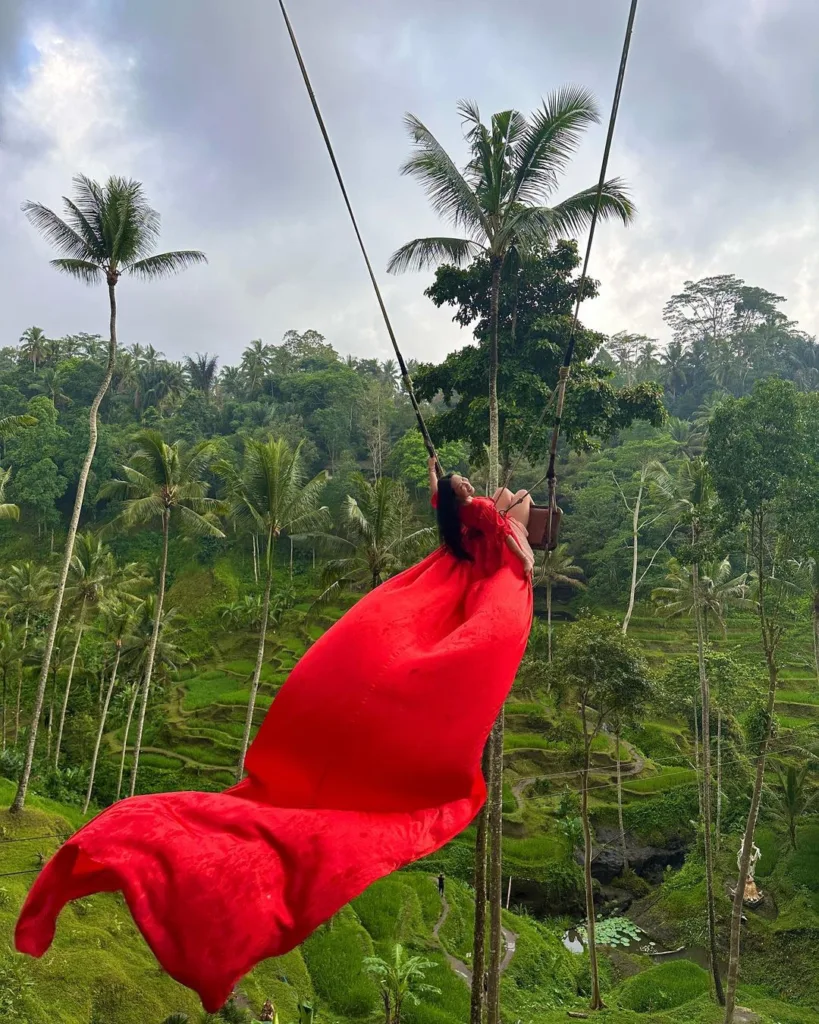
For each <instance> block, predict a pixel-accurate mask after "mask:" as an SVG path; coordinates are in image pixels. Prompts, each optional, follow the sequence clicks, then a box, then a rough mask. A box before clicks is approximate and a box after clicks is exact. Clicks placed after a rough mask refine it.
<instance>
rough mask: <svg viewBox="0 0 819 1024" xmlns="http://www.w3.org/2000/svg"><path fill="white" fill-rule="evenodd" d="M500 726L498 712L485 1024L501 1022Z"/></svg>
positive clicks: (493, 765) (492, 786) (493, 768)
mask: <svg viewBox="0 0 819 1024" xmlns="http://www.w3.org/2000/svg"><path fill="white" fill-rule="evenodd" d="M503 725H504V714H503V708H501V711H500V714H499V715H498V717H497V719H496V720H495V724H494V726H493V727H492V760H491V770H490V773H489V885H488V894H487V895H488V897H489V963H488V966H487V973H488V982H487V987H486V1020H487V1024H500V1019H501V1018H500V965H501V960H502V959H503V927H502V924H501V908H502V906H503V849H502V848H503V842H502V840H503Z"/></svg>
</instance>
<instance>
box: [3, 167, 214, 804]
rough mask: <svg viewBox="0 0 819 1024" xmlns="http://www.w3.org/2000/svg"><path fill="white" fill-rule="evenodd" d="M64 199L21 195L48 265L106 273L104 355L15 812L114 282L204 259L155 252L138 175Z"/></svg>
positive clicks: (106, 378)
mask: <svg viewBox="0 0 819 1024" xmlns="http://www.w3.org/2000/svg"><path fill="white" fill-rule="evenodd" d="M63 206H64V219H63V218H62V217H59V216H58V215H57V214H56V213H54V211H53V210H50V209H49V208H48V207H47V206H43V204H42V203H34V202H26V203H24V204H23V211H24V212H25V214H26V216H27V217H28V219H29V220H30V221H31V223H32V224H33V225H34V227H35V228H37V230H38V231H39V232H40V233H41V234H42V235H43V236H44V237H45V238H46V240H47V241H49V242H50V243H51V244H52V245H53V246H54V248H55V249H56V250H57V252H58V253H60V256H59V257H58V258H57V259H55V260H52V261H51V265H52V266H53V267H55V268H56V269H57V270H59V271H61V272H63V273H66V274H70V275H71V276H72V277H76V278H77V279H78V280H80V281H82V282H84V283H85V284H89V285H93V284H97V283H99V282H102V281H105V283H106V285H107V287H108V305H109V311H110V331H109V340H108V360H107V363H106V366H105V370H104V372H103V376H102V380H101V381H100V384H99V388H98V389H97V393H96V395H95V396H94V399H93V401H92V402H91V407H90V409H89V412H88V448H87V450H86V453H85V458H84V460H83V464H82V468H81V469H80V475H79V479H78V481H77V492H76V495H75V498H74V508H73V511H72V513H71V519H70V520H69V524H68V533H67V536H66V542H65V551H64V553H63V560H62V566H61V568H60V575H59V578H58V582H57V590H56V594H55V597H54V604H53V606H52V609H51V622H50V623H49V627H48V633H47V636H46V643H45V648H44V650H43V660H42V664H41V666H40V675H39V678H38V680H37V689H36V692H35V697H34V708H33V711H32V725H31V728H30V729H29V737H28V747H27V749H26V759H25V763H24V765H23V771H22V773H21V775H20V782H19V785H18V787H17V792H16V794H15V797H14V801H13V802H12V805H11V810H12V811H14V812H19V811H21V810H22V809H23V806H24V804H25V799H26V793H27V791H28V784H29V780H30V778H31V769H32V766H33V764H34V751H35V747H36V743H37V723H38V721H39V718H40V712H41V711H42V706H43V699H44V697H45V690H46V684H47V682H48V671H49V668H50V665H51V654H52V651H53V649H54V639H55V637H56V635H57V629H58V627H59V623H60V614H61V612H62V606H63V598H64V595H65V587H66V581H67V579H68V572H69V569H70V567H71V558H72V555H73V553H74V540H75V538H76V535H77V529H78V527H79V522H80V513H81V511H82V506H83V502H84V500H85V489H86V486H87V484H88V475H89V473H90V471H91V463H92V461H93V459H94V452H95V451H96V448H97V413H98V411H99V407H100V404H101V403H102V400H103V398H104V397H105V393H106V392H107V391H108V387H109V385H110V383H111V378H112V377H113V374H114V365H115V363H116V356H117V300H116V287H117V283H118V282H119V279H120V277H122V275H123V274H126V275H131V276H135V277H140V278H143V279H144V280H149V281H150V280H155V279H157V278H160V277H166V276H168V275H169V274H174V273H176V272H178V271H181V270H184V269H185V268H186V267H190V266H192V265H194V264H196V263H204V262H206V258H205V255H204V253H202V252H198V251H197V250H190V249H188V250H182V251H177V252H165V253H155V252H152V250H153V248H154V245H155V244H156V242H157V240H158V238H159V229H160V219H159V214H158V213H157V212H156V211H155V210H153V209H152V208H151V207H150V206H149V205H148V202H147V199H146V198H145V193H144V190H143V187H142V185H141V184H140V182H138V181H132V180H128V179H126V178H117V177H111V178H109V179H108V181H107V182H106V183H105V184H104V185H100V184H99V183H98V182H96V181H92V180H91V179H90V178H87V177H86V176H85V175H82V174H80V175H77V176H76V177H75V178H74V198H73V199H69V198H67V197H63Z"/></svg>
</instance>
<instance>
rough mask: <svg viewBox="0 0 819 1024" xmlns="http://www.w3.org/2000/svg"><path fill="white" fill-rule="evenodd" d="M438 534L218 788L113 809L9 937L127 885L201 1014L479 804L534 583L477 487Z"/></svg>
mask: <svg viewBox="0 0 819 1024" xmlns="http://www.w3.org/2000/svg"><path fill="white" fill-rule="evenodd" d="M462 522H463V525H464V528H465V533H466V537H465V546H466V547H467V549H468V550H469V551H470V552H471V553H472V554H473V556H474V561H473V562H467V561H458V560H456V559H455V558H454V557H453V556H452V555H451V554H449V553H448V552H447V551H446V550H444V549H438V550H437V551H435V552H433V554H431V555H430V556H429V557H428V558H425V559H424V560H423V561H422V562H420V563H419V564H418V565H416V566H414V567H413V568H411V569H408V570H407V571H406V572H403V573H401V574H400V575H399V576H395V577H394V578H392V579H390V580H389V581H387V582H386V583H384V584H383V585H382V586H379V587H378V588H376V589H375V590H373V591H372V592H371V593H369V594H367V596H366V597H364V598H362V599H361V600H360V601H359V602H358V603H357V604H356V605H354V606H353V607H352V608H351V609H350V611H348V612H347V613H346V614H345V615H344V616H343V617H342V618H341V619H340V620H339V621H338V622H337V623H335V625H333V627H332V628H331V629H329V630H328V631H327V632H326V633H325V634H324V635H323V636H322V637H321V639H319V640H318V641H317V642H316V643H315V644H314V645H313V646H312V647H311V648H310V649H309V650H308V651H307V653H306V654H305V655H304V656H303V657H302V658H301V660H300V661H299V662H298V664H297V665H296V667H295V668H294V669H293V671H292V672H291V674H290V676H289V678H288V680H287V682H286V683H285V685H284V686H283V687H282V689H281V691H280V693H279V694H278V696H277V697H276V699H275V700H274V701H273V704H272V705H271V708H270V711H269V712H268V714H267V717H266V718H265V721H264V723H263V724H262V726H261V728H260V730H259V733H258V736H257V737H256V739H255V741H254V743H253V744H252V746H251V747H250V750H249V752H248V756H247V763H246V769H247V777H246V778H245V779H244V780H243V781H242V782H240V783H239V784H238V785H236V786H234V787H232V788H231V789H228V790H226V791H225V792H223V793H218V794H217V793H162V794H157V795H152V796H138V797H133V798H131V799H129V800H123V801H121V802H120V803H116V804H114V805H113V806H112V807H109V808H108V809H107V810H105V811H103V812H102V813H101V814H100V815H98V816H97V817H96V818H94V820H93V821H91V822H89V823H88V824H87V825H85V826H84V827H83V828H81V829H80V830H79V831H78V832H77V833H75V834H74V835H73V836H72V837H71V838H70V839H69V840H67V842H65V843H64V844H63V846H62V847H61V848H60V849H59V850H58V851H57V853H56V854H55V855H54V856H53V857H52V858H51V860H50V861H49V862H48V864H47V865H46V866H45V868H44V869H43V871H42V872H41V873H40V875H39V877H38V878H37V880H36V882H35V883H34V886H33V887H32V889H31V891H30V893H29V895H28V899H27V900H26V902H25V905H24V907H23V909H22V912H21V914H20V919H19V921H18V923H17V931H16V946H17V949H18V950H20V951H21V952H24V953H29V954H31V955H33V956H41V955H42V954H43V953H45V951H46V950H47V949H48V947H49V945H50V944H51V941H52V939H53V938H54V932H55V927H56V920H57V916H58V915H59V913H60V911H61V910H62V908H63V906H64V905H65V904H66V903H67V902H68V901H69V900H72V899H77V898H80V897H85V896H88V895H90V894H91V893H95V892H110V891H116V890H121V891H122V893H123V895H124V897H125V900H126V902H127V904H128V907H129V909H130V911H131V914H132V915H133V918H134V920H135V922H136V924H137V925H138V927H139V929H140V931H141V932H142V934H143V935H144V937H145V939H146V941H147V942H148V945H149V946H150V948H151V949H152V950H153V952H154V954H155V955H156V957H157V959H158V960H159V962H160V964H161V965H162V967H163V968H164V969H165V970H166V971H167V972H168V974H170V975H171V976H172V977H174V978H175V979H176V980H177V981H179V982H181V983H182V984H184V985H187V986H189V987H190V988H192V989H194V990H195V991H196V992H197V993H198V994H199V996H200V997H201V999H202V1003H203V1004H204V1006H205V1008H206V1009H207V1010H210V1011H215V1010H217V1009H218V1008H219V1007H221V1006H222V1005H223V1004H224V1002H225V1001H226V1000H227V998H228V997H229V996H230V994H231V992H232V990H233V988H234V986H235V984H236V983H237V982H238V981H239V979H240V978H242V977H243V976H244V975H245V974H246V973H247V972H248V971H249V970H250V969H251V968H252V967H253V966H254V965H255V964H257V963H258V962H259V961H260V960H263V959H265V958H267V957H273V956H278V955H281V954H283V953H286V952H287V951H288V950H290V949H292V948H293V947H294V946H297V945H298V944H299V943H300V942H302V941H303V940H304V939H305V938H307V936H308V935H309V934H310V933H311V932H312V931H313V930H314V929H315V928H316V927H317V926H318V925H319V924H321V923H322V922H324V921H326V920H327V919H328V918H330V917H331V916H332V915H333V914H334V913H335V912H336V911H338V910H339V909H340V908H341V907H342V906H343V905H344V904H345V903H347V902H349V901H350V900H351V899H353V898H354V897H355V896H357V895H358V894H359V893H361V892H362V891H363V890H364V889H365V888H366V887H367V886H368V885H370V884H371V883H372V882H374V881H375V880H376V879H378V878H381V877H382V876H384V875H386V874H388V873H389V872H391V871H394V870H395V869H396V868H400V867H402V866H403V865H405V864H407V863H409V862H410V861H413V860H416V859H417V858H419V857H423V856H425V855H426V854H429V853H432V852H433V851H435V850H436V849H438V848H439V847H441V846H442V845H443V844H444V843H446V842H448V841H449V840H450V839H452V838H453V837H454V836H455V835H457V834H458V833H459V832H461V831H462V830H463V829H464V828H465V827H466V826H467V825H468V824H469V823H470V822H471V821H472V819H473V818H474V816H475V815H476V814H477V812H478V810H479V809H480V807H481V806H482V804H483V801H484V798H485V795H486V794H485V786H484V781H483V777H482V775H481V771H480V760H481V752H482V750H483V746H484V743H485V741H486V738H487V736H488V734H489V731H490V729H491V727H492V723H493V722H494V720H495V718H496V716H497V714H498V711H499V710H500V707H501V705H502V703H503V701H504V698H505V697H506V695H507V693H508V691H509V689H510V687H511V685H512V682H513V679H514V677H515V672H516V670H517V667H518V664H519V662H520V660H521V657H522V656H523V652H524V649H525V647H526V641H527V638H528V635H529V629H530V626H531V614H532V595H531V586H530V584H529V582H528V580H527V579H526V578H525V576H524V572H523V568H522V565H521V562H520V560H519V559H518V558H516V557H515V555H514V554H513V553H512V552H511V551H509V550H508V548H507V546H506V544H505V538H506V536H507V535H508V534H514V535H515V536H519V534H518V533H517V532H516V529H515V528H514V527H513V525H512V524H511V523H510V522H508V521H507V520H506V519H505V518H504V517H502V516H500V515H499V514H498V513H497V512H496V510H495V507H494V505H493V504H492V502H491V501H489V500H488V499H485V498H476V499H474V500H473V501H472V502H470V503H468V504H467V505H465V506H462Z"/></svg>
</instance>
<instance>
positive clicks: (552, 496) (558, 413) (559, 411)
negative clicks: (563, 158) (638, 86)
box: [506, 0, 638, 541]
mask: <svg viewBox="0 0 819 1024" xmlns="http://www.w3.org/2000/svg"><path fill="white" fill-rule="evenodd" d="M637 2H638V0H631V8H630V10H629V16H628V23H627V25H626V35H625V39H624V40H623V52H622V54H621V56H620V68H619V70H618V72H617V84H616V86H615V89H614V99H613V101H612V105H611V114H610V115H609V127H608V132H607V133H606V145H605V147H604V149H603V161H602V163H601V165H600V178H599V179H598V182H597V195H596V197H595V203H594V211H593V212H592V219H591V224H590V225H589V237H588V241H587V242H586V255H585V257H584V259H583V271H582V273H581V275H580V280H579V282H578V286H577V297H576V299H575V305H574V315H573V316H572V326H571V330H570V332H569V341H568V343H567V345H566V351H565V353H564V356H563V365H562V366H561V367H560V371H559V377H558V384H557V389H556V394H557V408H556V409H555V422H554V428H553V430H552V440H551V444H550V445H549V468H548V469H547V471H546V473H544V475H543V476H542V477H541V478H540V479H539V480H538V481H537V482H536V483H535V484H533V485H532V487H530V488H529V490H527V491H525V492H524V493H523V494H522V495H521V496H520V497H519V498H518V499H517V500H516V501H514V502H513V503H512V504H511V505H510V506H509V508H508V509H507V510H506V512H507V514H508V512H509V511H510V509H513V508H514V507H515V505H519V504H520V503H521V502H522V501H523V499H524V498H525V497H526V496H527V495H528V494H530V493H531V492H532V491H533V490H534V489H535V488H536V487H539V486H540V485H541V484H542V483H543V482H544V480H545V481H548V487H549V509H550V510H551V512H552V513H553V512H554V511H555V510H556V508H557V498H556V490H557V475H556V473H555V462H556V459H557V442H558V439H559V438H560V423H561V419H562V417H563V404H564V402H565V399H566V385H567V383H568V381H569V374H570V373H571V368H572V359H573V357H574V349H575V341H576V338H577V326H578V322H579V317H580V303H581V302H582V301H583V290H584V288H585V285H586V280H587V278H588V271H589V259H590V257H591V251H592V243H593V242H594V232H595V229H596V227H597V221H598V218H599V215H600V206H601V203H602V201H603V188H604V186H605V183H606V173H607V171H608V166H609V156H610V154H611V145H612V141H613V139H614V128H615V125H616V123H617V113H618V111H619V109H620V97H621V95H622V92H623V82H624V81H625V77H626V66H627V64H628V56H629V51H630V49H631V37H632V34H633V31H634V19H635V17H636V15H637ZM554 394H555V393H554V392H553V394H552V397H554ZM551 405H552V399H550V400H549V401H548V402H547V403H546V405H545V407H544V409H543V412H542V413H541V414H540V418H539V419H538V421H537V423H536V424H535V426H534V429H533V430H532V433H531V435H530V437H529V440H528V441H527V442H526V445H525V446H524V449H523V452H525V451H526V449H527V448H528V447H529V444H530V442H531V440H532V438H533V437H534V435H535V434H536V432H537V431H538V429H539V428H540V425H541V423H542V422H543V420H544V419H545V417H546V413H547V412H548V410H549V409H550V408H551ZM523 452H521V454H520V455H519V456H518V458H517V460H516V461H515V464H514V466H513V467H512V470H510V472H509V474H508V475H507V480H506V483H507V484H508V482H509V478H510V477H511V475H512V472H513V471H514V468H515V466H517V465H518V463H519V462H520V460H521V458H522V457H523ZM553 521H554V516H553V515H552V514H550V515H549V520H548V535H547V537H548V540H549V541H551V531H552V524H553Z"/></svg>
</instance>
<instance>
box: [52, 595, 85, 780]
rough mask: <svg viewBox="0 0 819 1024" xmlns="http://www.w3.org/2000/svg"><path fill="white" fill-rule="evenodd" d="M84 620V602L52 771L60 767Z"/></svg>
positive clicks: (66, 684)
mask: <svg viewBox="0 0 819 1024" xmlns="http://www.w3.org/2000/svg"><path fill="white" fill-rule="evenodd" d="M84 620H85V601H83V603H82V607H81V608H80V615H79V620H78V621H77V639H76V640H75V642H74V650H73V651H72V652H71V664H70V665H69V666H68V679H66V681H65V692H64V693H63V705H62V709H61V710H60V725H59V728H58V729H57V746H56V749H55V751H54V769H55V771H56V769H57V768H59V767H60V747H61V746H62V745H63V729H64V728H65V713H66V711H67V710H68V695H69V694H70V693H71V680H72V679H73V678H74V666H75V665H76V663H77V651H79V649H80V641H81V640H82V633H83V628H84Z"/></svg>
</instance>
